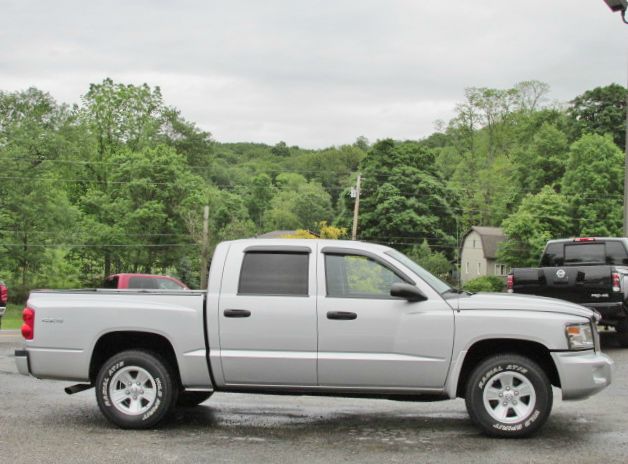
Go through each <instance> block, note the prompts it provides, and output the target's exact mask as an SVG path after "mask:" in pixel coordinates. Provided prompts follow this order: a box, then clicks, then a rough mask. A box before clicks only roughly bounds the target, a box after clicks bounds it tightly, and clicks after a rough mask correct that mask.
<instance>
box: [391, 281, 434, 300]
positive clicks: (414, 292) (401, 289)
mask: <svg viewBox="0 0 628 464" xmlns="http://www.w3.org/2000/svg"><path fill="white" fill-rule="evenodd" d="M390 296H395V297H398V298H403V299H405V300H408V301H425V300H427V297H426V296H425V294H424V293H423V292H422V291H421V290H419V289H418V288H417V287H415V286H414V285H410V284H406V283H395V284H392V286H391V287H390Z"/></svg>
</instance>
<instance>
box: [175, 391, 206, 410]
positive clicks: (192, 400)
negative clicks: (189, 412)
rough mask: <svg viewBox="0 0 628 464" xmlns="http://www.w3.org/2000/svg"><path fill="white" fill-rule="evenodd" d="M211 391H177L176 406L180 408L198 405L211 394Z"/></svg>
mask: <svg viewBox="0 0 628 464" xmlns="http://www.w3.org/2000/svg"><path fill="white" fill-rule="evenodd" d="M212 393H213V392H202V391H198V392H197V391H182V392H180V393H179V398H178V399H177V406H179V407H182V408H191V407H194V406H198V405H199V404H201V403H202V402H203V401H205V400H206V399H208V398H209V397H210V396H212Z"/></svg>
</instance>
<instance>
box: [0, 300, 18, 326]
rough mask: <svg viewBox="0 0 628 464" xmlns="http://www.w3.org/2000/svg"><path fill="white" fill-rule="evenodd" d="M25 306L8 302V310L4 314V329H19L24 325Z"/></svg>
mask: <svg viewBox="0 0 628 464" xmlns="http://www.w3.org/2000/svg"><path fill="white" fill-rule="evenodd" d="M22 309H23V306H20V305H16V304H8V305H7V312H6V313H4V316H2V329H7V330H8V329H19V328H20V327H22Z"/></svg>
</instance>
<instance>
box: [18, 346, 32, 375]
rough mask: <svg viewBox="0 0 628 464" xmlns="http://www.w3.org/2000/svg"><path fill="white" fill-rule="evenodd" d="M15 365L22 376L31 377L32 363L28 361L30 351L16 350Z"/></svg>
mask: <svg viewBox="0 0 628 464" xmlns="http://www.w3.org/2000/svg"><path fill="white" fill-rule="evenodd" d="M15 364H16V365H17V370H18V372H19V373H20V374H22V375H30V373H31V369H30V363H29V361H28V351H26V350H15Z"/></svg>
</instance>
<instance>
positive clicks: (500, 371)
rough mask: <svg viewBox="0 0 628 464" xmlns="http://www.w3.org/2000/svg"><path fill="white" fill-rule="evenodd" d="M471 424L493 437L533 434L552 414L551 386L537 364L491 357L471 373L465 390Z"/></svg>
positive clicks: (510, 357) (516, 358) (512, 356)
mask: <svg viewBox="0 0 628 464" xmlns="http://www.w3.org/2000/svg"><path fill="white" fill-rule="evenodd" d="M465 399H466V405H467V411H468V412H469V416H470V417H471V420H472V421H473V422H474V423H475V424H476V425H477V426H478V427H480V428H481V429H482V431H483V432H484V433H485V434H487V435H491V436H495V437H512V438H520V437H525V436H528V435H531V434H533V433H534V432H536V431H537V430H538V429H539V428H540V427H541V426H542V425H543V424H544V423H545V421H546V420H547V418H548V417H549V414H550V412H551V410H552V403H553V395H552V385H551V383H550V381H549V379H548V378H547V375H546V374H545V372H544V371H543V369H541V368H540V367H539V365H538V364H537V363H535V362H534V361H532V360H531V359H528V358H526V357H524V356H520V355H517V354H504V355H498V356H492V357H490V358H488V359H486V360H485V361H483V362H481V363H480V364H479V365H478V366H477V367H476V368H475V369H474V370H473V371H472V373H471V377H470V378H469V381H468V382H467V387H466V395H465Z"/></svg>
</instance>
